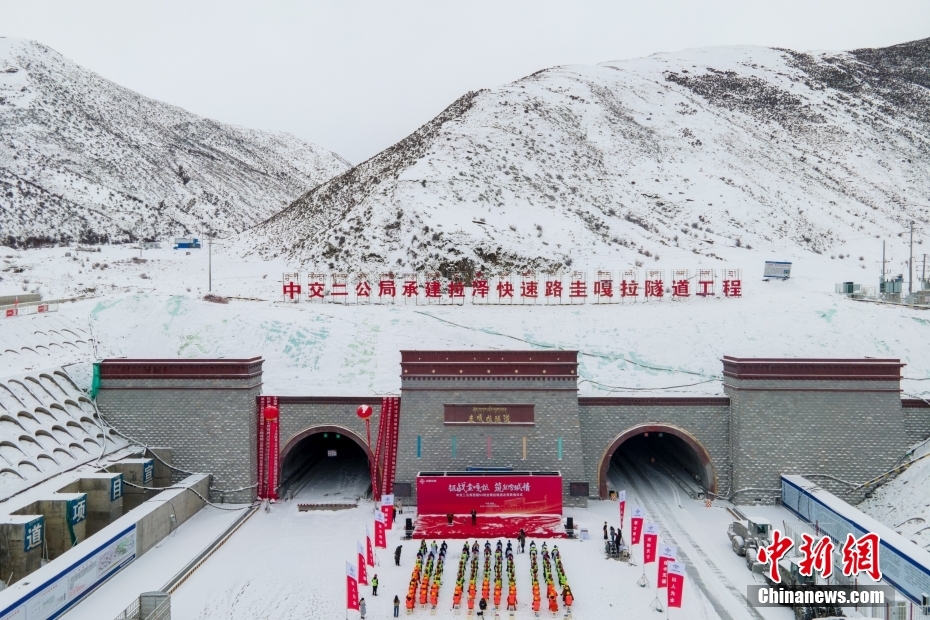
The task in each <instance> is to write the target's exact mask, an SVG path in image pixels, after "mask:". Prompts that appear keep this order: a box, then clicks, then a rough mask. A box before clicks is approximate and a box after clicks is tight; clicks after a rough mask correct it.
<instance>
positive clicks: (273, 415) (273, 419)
mask: <svg viewBox="0 0 930 620" xmlns="http://www.w3.org/2000/svg"><path fill="white" fill-rule="evenodd" d="M269 401H270V404H269V408H268V409H266V410H265V428H266V430H267V431H268V434H267V439H266V445H267V446H268V463H267V465H266V468H267V473H268V485H267V487H266V488H265V497H267V498H269V499H278V482H279V480H278V475H279V473H280V471H279V470H280V467H279V466H278V465H279V464H278V458H279V456H280V446H279V444H280V441H281V437H280V424H279V410H278V397H277V396H271V397H269Z"/></svg>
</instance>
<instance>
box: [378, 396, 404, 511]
mask: <svg viewBox="0 0 930 620" xmlns="http://www.w3.org/2000/svg"><path fill="white" fill-rule="evenodd" d="M381 416H382V419H384V420H385V426H384V429H385V433H386V437H385V442H384V458H383V467H382V470H381V477H382V491H383V493H384V494H386V495H390V494H393V493H394V474H395V472H396V471H397V442H398V437H399V430H400V398H398V397H397V396H388V397H385V398H384V399H383V400H382V402H381Z"/></svg>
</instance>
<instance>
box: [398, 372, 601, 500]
mask: <svg viewBox="0 0 930 620" xmlns="http://www.w3.org/2000/svg"><path fill="white" fill-rule="evenodd" d="M401 392H402V394H403V396H402V398H401V407H400V434H401V441H400V445H399V446H398V455H397V478H396V479H397V481H398V482H409V483H411V489H412V491H413V493H414V494H415V493H416V476H417V472H420V471H454V470H464V469H465V467H466V466H469V465H471V466H483V467H505V466H507V467H513V468H514V469H515V470H517V471H524V470H526V471H555V470H558V471H560V472H561V473H562V485H563V489H562V491H563V503H564V504H565V505H572V506H584V505H586V504H587V498H585V497H571V496H570V495H569V483H571V482H584V481H586V480H587V478H586V477H585V460H584V448H583V445H582V441H581V423H580V421H579V419H578V392H577V387H576V382H575V379H574V378H572V379H555V380H534V379H528V380H501V379H487V380H482V379H461V380H457V379H446V380H429V379H406V378H405V379H404V380H403V381H402V386H401ZM444 404H459V405H465V404H482V405H487V404H500V405H508V404H533V405H534V407H535V416H534V417H535V424H534V425H533V426H517V425H513V426H507V425H480V424H474V425H446V424H444V423H443V419H444V418H443V411H444V408H443V405H444ZM453 436H454V437H455V438H456V454H455V458H453V457H452V437H453ZM417 437H420V441H421V456H420V458H417ZM488 437H490V438H491V458H488V456H487V440H488ZM524 437H525V438H526V459H525V460H524V459H523V438H524ZM560 437H561V438H562V459H561V460H559V458H558V440H559V438H560ZM414 499H415V498H411V500H408V501H414Z"/></svg>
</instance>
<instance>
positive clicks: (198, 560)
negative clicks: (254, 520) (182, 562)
mask: <svg viewBox="0 0 930 620" xmlns="http://www.w3.org/2000/svg"><path fill="white" fill-rule="evenodd" d="M257 511H258V504H256V505H254V506H252V507H251V508H249V509H248V510H246V511H245V513H243V514H242V516H240V517H239V518H238V519H236V520H235V521H233V524H232V525H230V526H229V527H228V528H226V531H225V532H223V534H222V535H221V536H220V537H219V538H217V539H216V540H214V541H213V542H212V543H210V546H208V547H207V548H206V549H204V550H203V551H201V552H200V553H199V554H198V555H197V557H195V558H194V559H193V560H191V561H190V562H188V563H187V565H186V566H185V567H184V568H182V569H181V570H180V571H178V573H177V574H176V575H175V576H174V577H172V578H171V579H170V580H169V581H168V583H166V584H165V585H164V586H163V587H162V588H161V591H162V592H167V593H168V594H173V593H174V592H175V590H177V589H178V588H180V587H181V584H183V583H184V582H185V581H187V578H188V577H190V576H191V575H192V574H193V573H194V571H195V570H197V569H198V568H200V567H201V566H202V565H203V563H204V562H206V561H207V560H208V559H209V558H210V556H211V555H213V554H214V553H215V552H216V550H217V549H219V548H220V547H222V546H223V544H224V543H225V542H226V541H227V540H229V539H230V537H232V535H233V534H235V533H236V531H237V530H238V529H239V528H240V527H242V524H243V523H245V522H246V521H248V519H249V517H251V516H252V515H253V514H255V513H256V512H257ZM117 620H119V619H117Z"/></svg>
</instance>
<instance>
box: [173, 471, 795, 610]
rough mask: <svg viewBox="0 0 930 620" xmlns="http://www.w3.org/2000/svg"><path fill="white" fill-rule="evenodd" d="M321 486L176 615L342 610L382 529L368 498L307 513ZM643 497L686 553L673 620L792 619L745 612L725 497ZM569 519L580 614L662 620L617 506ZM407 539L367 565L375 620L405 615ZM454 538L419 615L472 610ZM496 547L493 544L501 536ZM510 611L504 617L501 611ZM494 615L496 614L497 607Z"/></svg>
mask: <svg viewBox="0 0 930 620" xmlns="http://www.w3.org/2000/svg"><path fill="white" fill-rule="evenodd" d="M312 493H313V491H312V489H310V488H308V489H307V490H306V491H305V492H302V493H301V494H299V495H298V496H297V499H296V500H295V501H290V502H281V503H278V504H277V505H275V506H274V507H273V508H272V509H271V512H270V513H265V512H259V513H257V514H256V515H255V516H254V517H252V518H251V519H250V520H249V521H248V522H247V523H246V524H245V525H244V526H243V527H242V529H241V530H240V531H239V532H238V533H237V534H236V536H234V537H233V538H232V539H230V540H229V541H228V542H227V543H226V544H225V545H224V546H223V547H222V548H221V549H220V550H219V551H217V553H216V554H215V555H214V556H213V557H212V558H210V560H208V561H207V562H206V563H205V564H204V565H203V566H202V567H201V568H200V569H198V571H197V572H196V573H194V575H193V576H192V577H191V578H190V579H189V580H188V581H186V582H185V583H184V585H182V586H181V588H180V589H179V590H178V591H177V592H176V593H175V594H174V595H173V598H172V604H171V606H172V614H173V616H172V617H174V618H177V620H220V619H222V620H247V619H248V620H251V619H253V618H262V619H263V620H292V619H293V620H296V619H298V618H299V619H301V620H315V619H318V618H319V619H322V618H326V619H330V618H341V617H343V616H344V614H345V612H344V607H343V606H344V603H345V577H344V575H345V562H346V561H352V562H354V561H355V548H356V547H355V542H356V540H359V541H361V542H364V536H365V526H366V524H367V525H369V527H370V528H373V524H372V523H371V522H372V511H373V504H372V503H371V502H367V501H362V502H361V503H360V505H359V507H358V508H355V509H352V510H344V511H325V512H305V513H301V512H298V510H297V502H299V501H303V500H305V499H306V498H307V497H308V496H309V495H310V494H312ZM653 496H658V497H661V498H662V499H661V501H662V502H663V505H662V506H661V507H658V506H657V505H656V500H655V499H652V497H653ZM637 503H638V504H640V505H643V506H645V507H646V509H647V512H648V514H649V518H650V519H655V520H656V521H657V522H658V523H660V524H662V526H663V529H662V540H663V541H664V542H668V543H669V544H677V545H678V546H679V548H680V549H681V550H682V551H683V552H685V553H687V554H688V558H687V559H686V560H685V562H686V564H688V577H687V579H688V580H687V582H686V585H685V591H684V592H685V594H684V607H683V609H682V610H671V613H670V617H671V618H678V619H684V618H688V619H699V620H703V619H707V620H711V619H718V618H719V619H725V620H739V619H742V618H755V619H759V620H762V619H765V620H769V619H771V620H782V619H783V620H788V619H789V618H791V617H792V613H791V612H790V611H789V610H788V609H782V608H772V609H760V610H758V612H759V613H758V614H757V613H754V612H752V611H749V610H748V608H747V607H746V604H745V602H744V598H745V592H746V590H745V586H746V585H748V584H750V583H754V581H753V580H754V577H753V575H752V573H750V572H749V570H747V568H746V565H745V562H744V561H743V560H742V558H739V557H737V556H736V555H734V554H733V552H732V551H731V550H730V545H729V540H728V539H727V536H726V528H727V525H728V524H729V522H730V521H731V517H730V515H729V514H728V513H727V512H726V510H725V509H724V508H723V507H721V506H722V505H723V504H722V503H721V506H715V507H713V508H706V507H705V506H704V504H703V502H695V501H692V500H690V499H688V498H683V497H681V496H680V495H679V494H677V492H676V491H675V490H674V489H673V488H667V487H665V486H661V487H660V488H659V489H657V490H652V489H649V490H648V491H647V493H644V494H643V495H640V494H639V493H638V492H637V491H636V490H633V489H630V490H629V494H628V504H627V505H628V507H629V506H632V505H636V504H637ZM408 510H409V509H408ZM761 510H763V511H765V512H766V516H769V517H770V518H772V519H773V520H776V521H777V520H780V519H782V518H788V517H790V515H789V514H788V513H787V511H785V510H783V509H780V508H774V507H765V508H762V509H761ZM565 515H566V516H572V517H573V518H574V519H575V522H576V524H578V527H586V528H587V529H588V530H589V531H590V532H591V534H592V538H591V539H590V540H587V541H578V540H564V539H563V540H559V539H554V540H549V541H548V545H549V547H550V549H551V548H552V546H553V544H555V545H558V547H559V550H560V551H561V553H562V559H563V564H564V566H565V572H566V575H567V577H568V580H569V584H570V585H571V587H572V591H573V592H574V594H575V601H576V602H575V604H574V605H573V608H572V611H573V616H574V617H575V618H578V619H579V620H585V619H595V618H617V617H623V618H629V619H630V620H640V619H641V620H649V619H652V618H657V617H659V616H658V615H657V614H656V612H655V611H653V610H652V609H651V608H650V605H651V603H652V601H653V599H654V598H655V597H656V594H657V592H656V588H655V583H656V565H655V564H650V565H649V566H647V568H646V572H647V575H648V576H649V580H650V587H647V588H640V587H638V586H637V585H636V582H637V580H638V579H639V578H640V577H641V575H642V573H643V568H642V564H641V559H642V558H641V555H638V564H639V565H638V566H630V565H628V564H626V563H623V562H618V561H615V560H607V559H605V556H604V553H603V547H602V541H601V540H600V536H599V534H600V524H601V523H603V521H609V522H610V523H611V524H613V525H616V522H617V516H618V513H617V504H616V502H607V501H604V502H601V501H592V502H591V503H590V505H589V508H587V509H571V508H569V509H566V511H565ZM407 516H412V515H411V514H410V513H409V512H405V513H403V514H402V515H398V519H399V520H400V519H403V518H404V517H407ZM683 524H687V531H688V534H687V536H685V535H684V534H683V533H682V527H683ZM627 526H629V513H628V515H627ZM401 537H402V531H401V529H400V528H399V527H395V529H394V530H393V531H391V532H389V537H388V546H387V549H384V550H379V552H378V555H379V561H380V563H379V565H378V566H376V567H375V568H374V569H370V570H371V573H375V574H377V575H378V579H379V582H380V585H379V593H378V596H377V597H373V596H371V589H370V588H369V587H366V586H362V587H361V592H360V594H361V596H363V597H364V598H365V600H366V603H367V606H368V616H367V617H368V618H369V619H372V620H380V619H382V618H389V617H392V615H393V605H392V601H393V598H394V595H395V594H396V595H398V596H399V597H400V598H401V614H402V615H403V614H404V608H403V598H404V596H405V595H406V591H407V584H408V583H409V580H410V573H411V571H412V570H413V563H414V560H415V556H416V549H417V547H418V546H419V541H403V540H402V538H401ZM448 543H449V551H448V553H447V555H446V563H445V571H444V578H443V585H442V588H441V590H440V605H439V608H438V611H437V614H436V615H435V616H432V615H430V610H429V609H420V608H419V607H418V608H417V609H416V610H415V612H414V614H413V617H414V618H416V617H427V616H429V617H435V618H455V617H465V616H464V611H463V612H462V613H461V614H460V615H458V616H456V615H455V614H454V613H453V612H452V610H451V606H452V590H453V588H454V583H455V571H456V568H457V566H458V560H459V557H460V553H461V549H462V543H463V541H461V540H449V541H448ZM491 543H492V545H494V544H495V541H491ZM400 544H402V545H403V552H402V554H401V566H400V567H399V568H398V567H396V566H394V564H393V550H394V548H395V547H396V546H397V545H400ZM480 544H481V545H482V546H483V544H484V541H483V540H481V541H480ZM527 544H529V543H527ZM537 544H538V545H539V544H541V541H537ZM641 553H642V550H641V547H637V549H636V554H641ZM514 560H515V564H516V570H517V600H518V609H517V613H516V616H515V617H516V618H517V620H524V619H525V620H529V619H530V618H533V613H532V610H531V609H530V602H531V600H532V599H531V597H530V595H529V594H530V591H531V590H530V573H529V557H528V554H522V555H521V554H517V555H515V558H514ZM371 573H369V575H371ZM540 574H541V570H540ZM540 578H541V576H540ZM741 596H742V597H743V600H741V598H740V597H741ZM463 604H464V603H463ZM501 615H502V617H506V613H505V612H503V611H502V614H501ZM559 615H560V616H561V615H562V612H560V614H559ZM488 616H489V617H490V616H491V614H490V612H489V613H488ZM543 616H545V617H548V614H547V613H546V612H544V613H543ZM403 617H406V615H404V616H403Z"/></svg>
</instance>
